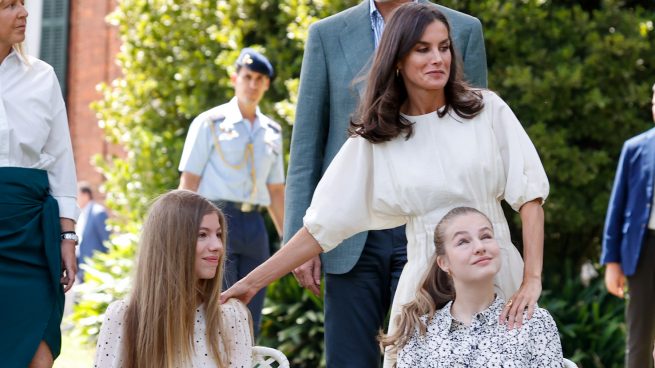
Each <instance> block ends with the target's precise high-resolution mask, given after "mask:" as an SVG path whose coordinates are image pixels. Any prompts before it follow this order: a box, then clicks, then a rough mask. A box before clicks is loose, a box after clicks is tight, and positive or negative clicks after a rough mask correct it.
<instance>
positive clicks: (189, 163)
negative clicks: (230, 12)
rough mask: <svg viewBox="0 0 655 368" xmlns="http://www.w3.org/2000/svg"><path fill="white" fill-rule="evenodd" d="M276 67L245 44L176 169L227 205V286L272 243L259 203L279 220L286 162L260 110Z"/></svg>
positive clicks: (184, 183)
mask: <svg viewBox="0 0 655 368" xmlns="http://www.w3.org/2000/svg"><path fill="white" fill-rule="evenodd" d="M272 77H273V66H272V65H271V63H270V62H269V61H268V59H267V58H266V57H265V56H264V55H262V54H260V53H259V52H257V51H255V50H253V49H251V48H245V49H243V50H242V51H241V54H240V55H239V58H238V59H237V62H236V73H235V74H233V75H232V76H231V80H232V85H233V86H234V93H235V97H234V98H232V100H230V102H228V103H226V104H223V105H220V106H217V107H214V108H212V109H210V110H208V111H205V112H203V113H202V114H200V115H198V117H197V118H196V119H194V120H193V122H192V123H191V126H190V127H189V132H188V135H187V138H186V141H185V142H184V151H183V152H182V159H181V161H180V166H179V170H180V171H181V172H182V176H181V178H180V186H179V187H180V189H189V190H192V191H197V192H198V193H200V194H202V195H203V196H205V197H206V198H208V199H209V200H211V201H213V202H214V203H216V204H217V205H218V206H219V207H220V208H221V209H223V211H224V212H225V215H226V218H227V223H228V229H229V232H230V234H229V237H228V244H227V261H226V265H225V275H224V287H229V286H231V285H232V284H234V283H235V282H237V281H238V280H239V279H241V278H242V277H244V276H245V275H247V274H248V273H249V272H250V271H252V270H253V269H254V268H255V267H257V266H259V265H260V264H261V263H263V262H264V261H265V260H266V259H267V258H268V257H269V256H270V254H269V243H268V235H267V232H266V228H265V226H264V219H263V217H262V215H261V209H263V208H264V207H268V211H269V214H270V215H271V218H272V219H273V223H274V224H275V228H276V229H277V232H278V234H281V231H282V228H281V227H282V223H283V220H284V166H283V153H282V152H283V151H282V132H281V129H280V125H278V124H277V123H276V122H274V121H273V120H272V119H270V118H269V117H268V116H266V115H264V114H262V113H261V112H260V111H259V107H258V104H259V101H260V100H261V99H262V97H263V96H264V93H265V92H266V91H267V90H268V88H269V85H270V81H271V78H272ZM265 294H266V291H265V290H261V291H260V292H259V293H258V294H257V295H256V296H255V297H254V298H253V299H252V301H251V302H250V304H248V308H249V309H250V312H251V314H252V318H253V326H254V329H255V334H256V335H258V333H259V320H260V316H261V310H262V307H263V304H264V295H265Z"/></svg>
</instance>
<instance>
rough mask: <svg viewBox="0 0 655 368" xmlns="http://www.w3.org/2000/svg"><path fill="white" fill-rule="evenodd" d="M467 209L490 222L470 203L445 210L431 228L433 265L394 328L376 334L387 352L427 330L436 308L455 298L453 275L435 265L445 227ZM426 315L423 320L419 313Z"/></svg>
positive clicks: (444, 243) (468, 211)
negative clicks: (432, 235)
mask: <svg viewBox="0 0 655 368" xmlns="http://www.w3.org/2000/svg"><path fill="white" fill-rule="evenodd" d="M470 213H475V214H479V215H481V216H483V217H484V218H485V219H487V221H488V222H489V224H490V225H491V221H490V220H489V218H488V217H487V216H486V215H485V214H484V213H482V212H480V211H479V210H477V209H475V208H472V207H456V208H453V209H452V210H450V211H448V213H446V215H445V216H444V217H443V218H442V219H441V221H439V223H438V224H437V226H436V228H435V229H434V247H435V252H434V255H433V256H432V258H431V259H430V261H429V262H428V264H429V265H432V266H431V267H430V268H429V269H428V270H427V272H426V273H425V274H424V276H423V278H422V279H421V282H420V283H419V285H420V286H419V288H418V290H417V291H416V297H415V298H414V300H412V301H411V302H409V303H407V304H405V305H403V307H402V309H401V311H400V314H399V315H398V316H397V317H396V319H395V322H396V326H397V327H396V331H395V332H394V333H393V334H389V335H383V334H381V335H380V337H379V340H380V345H381V347H382V349H385V348H387V347H388V348H389V350H388V352H389V353H390V354H392V355H396V354H397V353H398V351H399V350H400V349H402V347H403V346H405V345H406V344H407V342H408V341H409V339H410V338H411V337H412V336H413V335H414V332H415V331H417V330H418V333H419V336H424V335H425V332H426V331H427V323H428V322H429V321H430V319H432V317H434V314H435V313H436V311H437V310H439V309H441V308H443V307H444V306H445V305H446V304H448V302H450V301H452V300H454V299H455V287H454V286H453V283H452V279H451V278H450V275H448V274H447V273H446V272H445V271H444V270H442V269H441V267H439V266H438V265H437V257H439V256H443V255H445V254H446V249H445V245H446V228H447V226H448V224H449V223H450V222H451V221H452V220H453V219H455V218H457V217H459V216H463V215H467V214H470ZM424 315H427V317H428V318H427V319H426V320H422V319H421V317H422V316H424Z"/></svg>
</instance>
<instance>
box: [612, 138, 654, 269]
mask: <svg viewBox="0 0 655 368" xmlns="http://www.w3.org/2000/svg"><path fill="white" fill-rule="evenodd" d="M654 171H655V128H653V129H651V130H649V131H647V132H645V133H642V134H640V135H638V136H636V137H633V138H631V139H629V140H627V141H626V142H625V144H624V145H623V149H622V150H621V157H620V158H619V165H618V168H617V170H616V178H615V179H614V188H613V189H612V196H611V197H610V203H609V207H608V208H607V218H606V219H605V231H604V233H603V252H602V255H601V263H603V264H606V263H608V262H620V263H621V269H622V270H623V272H624V273H625V274H626V275H627V276H631V275H633V274H634V273H635V271H636V269H637V262H638V261H639V254H640V253H641V248H642V245H643V243H644V236H645V234H646V230H647V228H648V220H649V219H650V212H651V205H652V203H653V172H654Z"/></svg>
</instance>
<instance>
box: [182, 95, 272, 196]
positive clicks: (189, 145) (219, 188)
mask: <svg viewBox="0 0 655 368" xmlns="http://www.w3.org/2000/svg"><path fill="white" fill-rule="evenodd" d="M256 116H257V118H256V119H255V122H254V123H253V124H252V125H251V124H250V122H249V121H248V120H245V119H244V118H243V116H242V115H241V111H240V110H239V106H238V104H237V100H236V97H235V98H233V99H232V100H230V102H228V103H226V104H223V105H220V106H217V107H214V108H213V109H210V110H208V111H205V112H203V113H202V114H200V115H198V117H196V118H195V119H194V120H193V122H192V123H191V126H190V127H189V132H188V134H187V138H186V141H185V142H184V150H183V151H182V159H181V160H180V166H179V170H180V171H186V172H188V173H191V174H194V175H198V176H200V184H199V186H198V193H200V194H201V195H203V196H204V197H205V198H207V199H210V200H224V201H233V202H247V203H252V204H258V205H262V206H268V205H269V204H270V203H271V198H270V196H269V193H268V188H267V187H266V185H267V184H282V183H284V164H283V155H282V131H281V129H280V125H279V124H277V123H276V122H274V121H273V120H271V119H270V118H269V117H267V116H266V115H264V114H262V113H261V112H260V111H259V108H257V112H256ZM211 125H213V126H214V132H215V133H216V139H217V140H218V142H219V145H220V151H221V152H222V154H223V155H222V156H223V157H221V155H220V154H219V152H218V151H217V150H216V147H215V146H214V138H213V137H212V129H211ZM248 143H252V144H253V152H254V166H255V173H256V175H255V177H256V186H257V189H256V192H255V194H254V196H253V197H252V198H251V195H252V192H253V180H252V174H251V167H252V166H251V165H252V163H253V160H252V159H245V158H246V147H247V145H248ZM244 160H245V162H244ZM235 166H240V167H239V168H235Z"/></svg>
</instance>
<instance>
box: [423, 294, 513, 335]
mask: <svg viewBox="0 0 655 368" xmlns="http://www.w3.org/2000/svg"><path fill="white" fill-rule="evenodd" d="M504 304H505V301H504V300H503V299H501V298H499V297H498V295H496V297H495V299H494V301H493V302H492V303H491V304H490V305H489V306H488V307H487V308H485V309H484V310H483V311H481V312H479V313H476V314H475V315H474V316H473V318H472V319H471V325H473V324H476V322H477V324H478V325H493V324H495V323H497V321H498V316H500V312H501V311H502V310H503V305H504ZM452 306H453V301H450V302H448V304H446V305H445V306H444V307H443V308H441V309H439V311H437V313H436V314H435V318H436V319H437V323H438V328H439V331H441V333H442V334H443V335H447V334H450V333H451V332H453V331H455V330H457V329H458V328H460V327H462V326H464V323H462V322H460V321H458V320H457V319H455V317H453V315H452V314H451V313H450V309H451V308H452Z"/></svg>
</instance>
